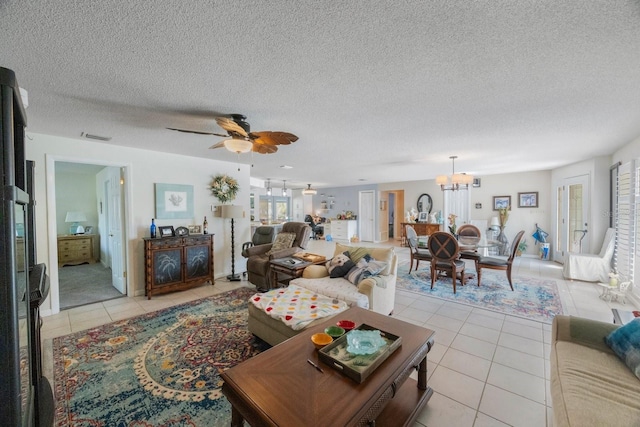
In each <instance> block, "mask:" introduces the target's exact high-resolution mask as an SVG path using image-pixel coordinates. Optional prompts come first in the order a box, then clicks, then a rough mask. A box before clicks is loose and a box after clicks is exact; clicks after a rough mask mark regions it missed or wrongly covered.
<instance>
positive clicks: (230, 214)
mask: <svg viewBox="0 0 640 427" xmlns="http://www.w3.org/2000/svg"><path fill="white" fill-rule="evenodd" d="M220 216H222V218H231V274H230V275H229V276H227V280H229V281H230V282H238V281H240V276H239V275H237V274H236V259H235V253H236V248H235V241H234V235H233V232H234V230H233V229H234V227H233V226H234V218H242V217H244V210H243V209H242V206H239V205H222V212H221V215H220Z"/></svg>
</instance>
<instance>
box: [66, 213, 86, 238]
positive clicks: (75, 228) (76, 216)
mask: <svg viewBox="0 0 640 427" xmlns="http://www.w3.org/2000/svg"><path fill="white" fill-rule="evenodd" d="M86 221H87V217H86V215H85V214H84V212H74V211H70V212H67V216H66V217H65V218H64V222H71V223H72V224H71V227H69V234H84V227H83V226H82V225H80V224H78V223H79V222H86Z"/></svg>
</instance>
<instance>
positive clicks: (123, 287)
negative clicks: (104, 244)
mask: <svg viewBox="0 0 640 427" xmlns="http://www.w3.org/2000/svg"><path fill="white" fill-rule="evenodd" d="M122 179H123V178H122V176H121V171H120V168H118V167H112V168H109V174H108V178H107V181H106V183H105V189H106V191H107V194H106V200H107V201H108V202H107V218H106V222H107V231H108V239H109V241H108V247H109V253H110V258H111V283H112V285H113V287H114V288H116V289H117V290H118V291H119V292H121V293H123V294H126V293H127V283H126V279H125V275H124V270H125V267H124V241H123V237H124V236H123V232H122V229H123V226H122V224H123V213H124V212H123V206H122V184H121V182H122V181H121V180H122Z"/></svg>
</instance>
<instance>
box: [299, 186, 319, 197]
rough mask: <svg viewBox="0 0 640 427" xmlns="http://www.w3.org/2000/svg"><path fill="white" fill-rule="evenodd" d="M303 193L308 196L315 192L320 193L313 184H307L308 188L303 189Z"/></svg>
mask: <svg viewBox="0 0 640 427" xmlns="http://www.w3.org/2000/svg"><path fill="white" fill-rule="evenodd" d="M302 194H304V195H306V196H313V195H314V194H318V190H316V189H315V188H311V184H307V188H305V189H304V190H302Z"/></svg>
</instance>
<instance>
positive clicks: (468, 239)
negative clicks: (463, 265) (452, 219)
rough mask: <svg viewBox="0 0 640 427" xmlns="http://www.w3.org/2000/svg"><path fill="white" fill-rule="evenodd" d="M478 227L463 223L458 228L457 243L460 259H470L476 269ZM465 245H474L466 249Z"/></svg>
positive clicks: (479, 235)
mask: <svg viewBox="0 0 640 427" xmlns="http://www.w3.org/2000/svg"><path fill="white" fill-rule="evenodd" d="M480 237H481V234H480V229H479V228H478V227H476V226H475V225H472V224H463V225H461V226H460V227H459V228H458V244H459V245H460V259H470V260H472V261H473V262H474V264H475V265H476V272H477V271H478V261H479V260H480V253H478V249H477V246H476V245H477V244H478V242H479V241H480ZM465 246H476V247H474V248H472V249H467V248H465Z"/></svg>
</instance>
